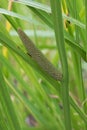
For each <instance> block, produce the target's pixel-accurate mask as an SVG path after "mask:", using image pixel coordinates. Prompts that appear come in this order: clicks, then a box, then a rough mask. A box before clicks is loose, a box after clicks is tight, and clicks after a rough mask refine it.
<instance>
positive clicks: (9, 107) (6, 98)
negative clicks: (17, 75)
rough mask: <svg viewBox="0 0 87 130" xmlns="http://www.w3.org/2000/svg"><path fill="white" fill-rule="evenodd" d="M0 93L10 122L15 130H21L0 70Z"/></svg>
mask: <svg viewBox="0 0 87 130" xmlns="http://www.w3.org/2000/svg"><path fill="white" fill-rule="evenodd" d="M0 93H1V94H2V96H3V98H4V101H5V105H6V108H7V111H8V113H9V116H10V118H11V120H12V124H13V126H14V129H15V130H21V128H20V125H19V122H18V119H17V116H16V113H15V110H14V107H13V104H12V102H11V99H10V94H9V92H8V89H7V86H6V84H5V81H4V78H3V74H2V71H1V70H0Z"/></svg>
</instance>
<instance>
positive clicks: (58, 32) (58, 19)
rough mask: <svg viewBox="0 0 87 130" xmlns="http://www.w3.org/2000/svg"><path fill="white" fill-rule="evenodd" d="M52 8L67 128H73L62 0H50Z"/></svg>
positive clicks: (68, 129) (69, 129)
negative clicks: (61, 73) (60, 65)
mask: <svg viewBox="0 0 87 130" xmlns="http://www.w3.org/2000/svg"><path fill="white" fill-rule="evenodd" d="M50 2H51V9H52V15H53V22H54V30H55V37H56V43H57V47H58V52H59V56H60V60H61V64H62V71H63V81H62V89H61V91H62V99H63V107H64V118H65V128H66V130H71V129H72V128H71V118H70V103H69V88H68V82H69V75H68V63H67V56H66V52H65V44H64V34H63V22H62V12H61V3H60V0H55V1H54V0H50Z"/></svg>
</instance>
